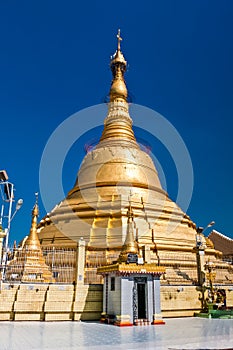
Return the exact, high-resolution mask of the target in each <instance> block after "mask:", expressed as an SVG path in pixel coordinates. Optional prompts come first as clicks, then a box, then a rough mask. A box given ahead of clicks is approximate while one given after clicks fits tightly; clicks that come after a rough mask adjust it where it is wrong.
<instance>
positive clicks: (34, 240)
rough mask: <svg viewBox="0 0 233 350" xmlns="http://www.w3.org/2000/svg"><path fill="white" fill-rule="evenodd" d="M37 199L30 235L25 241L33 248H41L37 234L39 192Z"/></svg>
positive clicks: (26, 244)
mask: <svg viewBox="0 0 233 350" xmlns="http://www.w3.org/2000/svg"><path fill="white" fill-rule="evenodd" d="M35 197H36V201H35V205H34V207H33V209H32V223H31V229H30V233H29V236H28V238H27V240H26V242H25V246H26V247H27V249H31V250H41V247H40V242H39V238H38V234H37V218H38V216H39V207H38V193H35Z"/></svg>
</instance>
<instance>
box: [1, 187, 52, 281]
mask: <svg viewBox="0 0 233 350" xmlns="http://www.w3.org/2000/svg"><path fill="white" fill-rule="evenodd" d="M38 216H39V207H38V193H36V202H35V205H34V207H33V210H32V223H31V229H30V233H29V235H28V237H27V239H26V240H25V241H24V244H23V246H22V247H21V248H20V249H17V248H16V247H15V248H14V257H13V259H12V260H11V261H10V262H9V265H8V267H7V276H6V277H7V278H6V279H10V280H16V281H21V282H53V281H54V279H53V277H52V273H51V271H50V270H49V266H48V265H46V263H45V259H44V257H43V253H42V249H41V245H40V241H39V238H38V234H37V218H38Z"/></svg>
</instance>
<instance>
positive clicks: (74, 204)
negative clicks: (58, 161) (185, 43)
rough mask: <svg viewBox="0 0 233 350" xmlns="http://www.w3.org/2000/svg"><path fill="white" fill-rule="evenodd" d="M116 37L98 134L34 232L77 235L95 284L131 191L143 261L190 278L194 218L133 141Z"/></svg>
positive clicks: (50, 241)
mask: <svg viewBox="0 0 233 350" xmlns="http://www.w3.org/2000/svg"><path fill="white" fill-rule="evenodd" d="M117 38H118V46H117V50H116V52H115V54H114V55H113V56H112V57H111V62H110V67H111V71H112V75H113V78H112V83H111V88H110V93H109V98H110V101H109V103H108V113H107V116H106V118H105V120H104V129H103V133H102V136H101V139H100V141H99V143H98V144H97V146H96V147H95V148H94V149H92V150H90V151H89V152H88V153H87V154H86V156H85V157H84V159H83V162H82V164H81V166H80V170H79V172H78V175H77V179H76V182H75V185H74V187H73V188H72V189H71V190H70V192H69V193H68V195H67V198H66V199H64V200H63V201H61V202H60V203H59V204H58V205H57V206H56V207H55V208H54V209H53V210H52V211H51V213H49V214H48V216H47V217H45V218H44V219H43V220H42V221H41V222H40V224H39V233H38V235H39V239H40V242H41V244H42V246H54V247H57V248H59V247H74V248H75V247H76V246H77V241H78V240H79V238H80V237H83V239H84V240H85V241H86V282H87V283H94V282H95V271H96V269H97V267H98V266H100V265H106V264H111V263H112V262H113V261H117V259H118V258H119V254H120V252H121V250H122V246H123V245H124V242H125V238H126V235H127V227H128V220H129V218H128V214H127V212H128V203H129V197H130V201H131V207H132V210H133V213H134V220H133V223H132V222H131V224H132V225H133V229H134V230H135V232H136V233H137V245H138V251H139V254H140V256H143V258H144V261H145V262H148V263H155V264H158V265H159V264H160V265H163V266H166V267H167V269H166V278H164V280H163V281H162V282H164V283H178V284H179V283H186V284H193V283H195V281H197V279H198V277H197V268H196V234H197V232H196V225H195V224H194V223H193V222H192V221H191V220H190V218H189V216H187V215H186V214H185V213H184V212H183V211H182V210H181V209H180V208H179V206H178V205H177V204H176V203H175V202H173V201H172V200H170V199H169V197H168V195H167V193H166V192H165V191H164V190H163V188H162V186H161V183H160V180H159V177H158V173H157V170H156V168H155V165H154V163H153V161H152V159H151V157H150V156H149V155H148V154H147V153H146V152H144V151H143V150H142V149H141V148H140V146H139V144H138V143H137V141H136V138H135V135H134V132H133V129H132V124H133V122H132V119H131V117H130V114H129V103H128V92H127V87H126V83H125V77H124V75H125V72H126V68H127V62H126V60H125V58H124V55H123V53H122V51H121V40H122V39H121V36H120V32H118V35H117ZM130 220H131V219H130ZM132 225H131V226H132ZM206 254H207V255H208V254H210V255H211V256H212V257H213V259H217V257H218V254H219V252H217V251H215V250H214V248H213V247H207V248H206ZM88 276H90V278H89V277H88Z"/></svg>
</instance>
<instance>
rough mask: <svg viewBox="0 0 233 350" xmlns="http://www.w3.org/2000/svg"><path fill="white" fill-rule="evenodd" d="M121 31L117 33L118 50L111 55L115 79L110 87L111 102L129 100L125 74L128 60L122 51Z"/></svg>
mask: <svg viewBox="0 0 233 350" xmlns="http://www.w3.org/2000/svg"><path fill="white" fill-rule="evenodd" d="M121 41H122V37H121V31H120V29H119V30H118V34H117V50H116V52H115V53H114V55H113V56H112V57H111V62H110V67H111V70H112V75H113V80H112V85H111V89H110V94H109V95H110V102H114V101H119V102H120V101H122V102H127V97H128V91H127V88H126V84H125V79H124V74H125V71H126V68H127V62H126V60H125V58H124V56H123V53H122V52H121Z"/></svg>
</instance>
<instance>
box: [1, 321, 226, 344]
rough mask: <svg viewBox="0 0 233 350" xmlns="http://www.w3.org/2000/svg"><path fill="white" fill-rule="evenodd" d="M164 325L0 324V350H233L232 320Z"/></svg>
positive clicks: (92, 323) (167, 323)
mask: <svg viewBox="0 0 233 350" xmlns="http://www.w3.org/2000/svg"><path fill="white" fill-rule="evenodd" d="M165 321H166V324H165V325H160V326H138V327H124V328H123V327H122V328H119V327H116V326H110V325H105V324H100V323H97V322H96V323H94V322H51V323H48V322H46V323H45V322H0V350H45V349H46V350H53V349H54V350H55V349H60V350H73V349H79V350H81V349H90V350H97V349H98V350H102V349H103V350H107V349H109V350H116V349H117V350H118V349H124V350H131V349H133V350H136V349H155V348H156V349H161V350H168V349H169V350H174V349H179V350H180V349H201V350H204V349H233V319H232V320H231V319H229V320H228V319H225V320H224V319H223V320H217V319H201V318H193V317H191V318H180V319H178V318H177V319H166V320H165Z"/></svg>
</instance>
